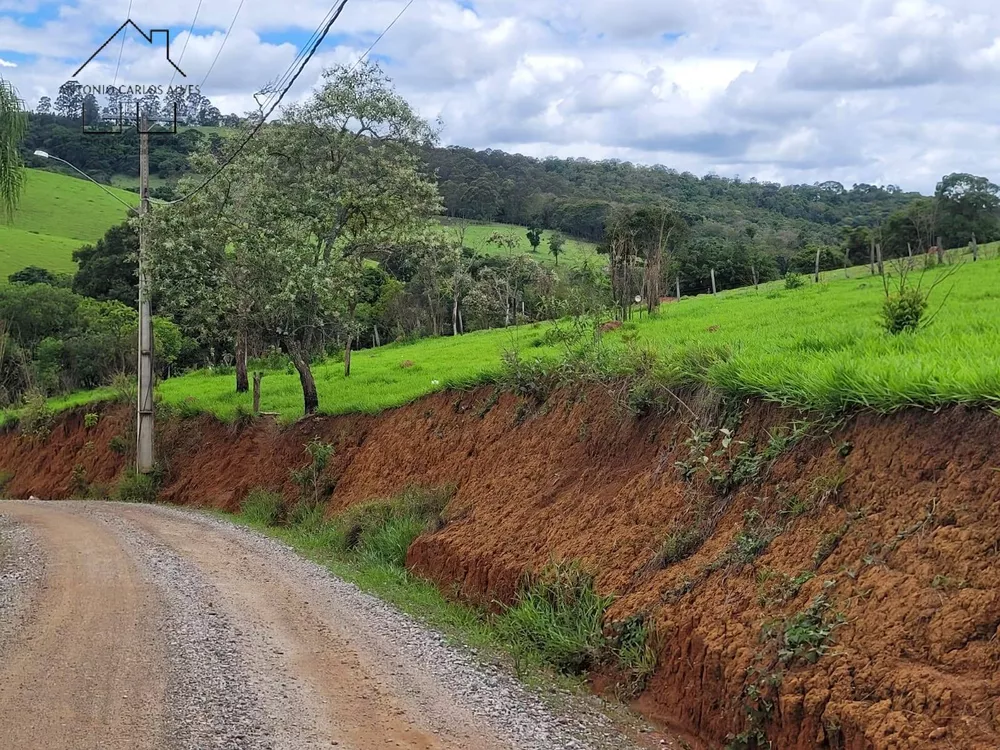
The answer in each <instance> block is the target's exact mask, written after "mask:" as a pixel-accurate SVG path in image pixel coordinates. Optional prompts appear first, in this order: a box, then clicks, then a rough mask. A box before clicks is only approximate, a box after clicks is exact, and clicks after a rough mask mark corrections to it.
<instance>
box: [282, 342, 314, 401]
mask: <svg viewBox="0 0 1000 750" xmlns="http://www.w3.org/2000/svg"><path fill="white" fill-rule="evenodd" d="M285 347H286V348H287V349H288V356H289V357H291V360H292V364H293V365H295V370H296V371H297V372H298V373H299V383H300V384H301V385H302V400H303V403H304V404H305V411H306V414H315V413H316V410H317V409H319V396H318V395H317V393H316V381H315V380H314V379H313V374H312V370H311V369H309V360H307V359H306V358H305V355H304V354H303V353H302V347H301V345H300V344H299V343H298V342H297V341H286V342H285Z"/></svg>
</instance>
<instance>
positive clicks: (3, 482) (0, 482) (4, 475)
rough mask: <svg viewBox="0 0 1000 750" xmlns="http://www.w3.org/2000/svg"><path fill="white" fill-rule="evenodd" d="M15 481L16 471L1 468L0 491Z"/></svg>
mask: <svg viewBox="0 0 1000 750" xmlns="http://www.w3.org/2000/svg"><path fill="white" fill-rule="evenodd" d="M12 481H14V472H12V471H5V470H3V469H0V492H3V491H4V490H5V489H7V485H8V484H10V483H11V482H12Z"/></svg>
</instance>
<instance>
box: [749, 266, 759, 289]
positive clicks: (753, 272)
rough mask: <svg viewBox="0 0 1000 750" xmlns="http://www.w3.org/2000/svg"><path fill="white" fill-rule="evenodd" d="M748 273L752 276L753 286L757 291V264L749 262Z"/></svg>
mask: <svg viewBox="0 0 1000 750" xmlns="http://www.w3.org/2000/svg"><path fill="white" fill-rule="evenodd" d="M750 275H751V276H752V277H753V288H754V289H757V290H758V291H759V289H760V288H759V286H758V285H757V266H756V265H754V264H753V263H751V264H750Z"/></svg>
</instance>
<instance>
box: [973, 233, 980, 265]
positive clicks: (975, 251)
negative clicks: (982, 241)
mask: <svg viewBox="0 0 1000 750" xmlns="http://www.w3.org/2000/svg"><path fill="white" fill-rule="evenodd" d="M977 260H979V243H978V242H976V233H975V232H973V233H972V262H973V263H975V262H976V261H977Z"/></svg>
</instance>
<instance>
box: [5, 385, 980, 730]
mask: <svg viewBox="0 0 1000 750" xmlns="http://www.w3.org/2000/svg"><path fill="white" fill-rule="evenodd" d="M695 415H697V416H695ZM127 429H128V419H127V414H126V413H125V412H124V411H122V410H121V408H120V407H114V408H109V409H108V410H106V411H105V413H104V414H102V416H101V418H100V420H99V422H98V424H97V425H96V426H95V427H91V428H89V429H88V428H87V427H86V426H85V424H84V418H83V414H82V413H76V414H71V415H68V416H67V417H65V418H64V419H63V420H61V421H60V423H59V424H58V426H57V427H56V429H55V430H54V431H53V433H52V435H51V436H50V437H49V438H48V440H46V441H44V442H43V443H37V442H36V443H34V444H29V443H27V442H25V441H24V440H23V439H22V438H19V437H18V436H16V435H15V434H12V433H8V434H5V435H2V436H0V470H6V471H11V472H14V478H13V480H12V481H11V482H10V483H9V485H8V487H7V490H6V491H7V493H8V494H12V495H15V496H27V495H29V494H35V495H37V496H39V497H43V498H50V497H67V496H70V495H72V494H74V485H79V480H80V478H81V477H83V478H85V479H86V481H87V482H88V483H90V484H95V483H96V484H100V483H104V484H110V483H111V482H112V481H113V479H114V477H115V476H116V474H117V473H118V472H119V471H120V470H121V468H122V466H123V463H124V458H122V457H121V456H119V455H116V454H114V453H113V452H111V451H110V450H109V448H108V445H109V441H112V440H113V438H115V437H116V436H118V435H127V434H128V433H127ZM314 436H316V437H320V438H321V439H323V440H326V441H329V442H332V443H335V444H336V446H337V453H336V457H335V459H334V460H333V461H332V463H331V468H330V475H331V479H335V480H336V489H335V490H334V492H333V494H332V497H331V499H330V509H331V512H334V511H336V510H337V509H340V508H343V507H345V506H347V505H350V504H352V503H355V502H359V501H364V500H367V499H370V498H373V497H379V496H386V495H389V494H392V493H395V492H396V491H398V490H400V489H401V488H403V487H404V486H406V485H407V484H413V483H417V484H425V485H443V484H455V485H456V486H457V492H456V495H455V498H454V500H453V501H452V503H451V504H450V506H449V508H448V509H447V512H446V516H447V523H446V524H445V525H444V526H443V528H441V529H440V530H437V531H435V532H433V533H428V534H425V535H424V536H422V537H421V538H420V539H418V540H417V542H416V543H415V544H414V545H413V546H412V547H411V549H410V551H409V556H408V564H409V565H410V567H411V568H412V569H414V570H415V571H417V572H418V573H420V574H421V575H424V576H427V577H429V578H431V579H433V580H435V581H437V582H438V583H439V584H440V585H442V586H443V587H445V588H447V589H448V590H454V591H455V592H456V593H457V594H459V595H461V596H463V597H465V598H468V599H470V600H473V601H477V602H485V603H492V602H495V601H507V600H510V599H511V597H513V595H514V593H515V591H516V587H517V584H518V581H519V579H520V577H521V576H522V574H523V573H524V572H525V571H530V570H537V569H539V568H540V567H542V566H544V565H545V564H547V563H548V562H549V561H551V560H552V559H578V560H581V561H582V562H583V563H584V564H585V565H587V566H588V567H589V568H591V569H592V570H593V571H594V572H595V573H596V574H597V581H598V584H599V587H600V588H601V589H602V590H603V591H605V592H609V593H614V594H616V595H617V596H618V599H617V601H616V603H615V605H614V608H613V610H612V617H613V618H614V619H623V618H626V617H630V616H634V615H642V616H644V617H646V618H647V619H648V620H649V621H650V622H652V623H655V626H656V632H657V638H658V641H657V643H658V644H659V649H660V662H659V668H658V670H657V672H656V674H655V675H654V677H653V678H652V680H651V681H650V682H649V684H648V686H647V688H646V690H645V691H644V693H643V694H642V695H641V697H640V698H639V701H638V705H639V707H640V708H641V709H642V710H643V711H644V712H646V713H647V714H649V715H651V716H652V717H654V718H656V719H658V720H660V721H663V722H665V723H667V724H669V725H671V726H675V727H677V728H680V729H683V730H684V731H686V732H690V733H693V734H697V735H699V736H701V737H703V738H704V739H705V740H706V741H707V742H708V743H710V744H712V745H716V746H721V745H723V744H725V743H726V742H727V741H728V740H727V737H728V736H730V735H732V736H734V737H737V738H738V741H740V742H742V743H743V744H742V745H739V746H743V747H755V746H758V745H756V744H755V743H758V742H759V741H761V739H762V738H763V737H764V736H765V735H766V737H767V738H769V739H770V740H771V741H773V742H774V743H775V746H776V747H781V748H813V747H830V748H908V747H912V748H923V747H937V746H940V747H947V748H951V747H962V748H996V747H998V746H1000V726H998V722H1000V676H998V667H1000V639H998V637H997V636H998V627H1000V592H998V589H997V588H996V582H997V581H998V580H1000V471H998V469H1000V418H998V417H997V416H996V415H995V414H993V413H990V412H987V411H972V410H966V409H962V408H958V407H956V408H953V409H949V410H944V411H941V412H939V413H930V412H924V411H916V410H914V411H910V412H903V413H899V414H896V415H893V416H889V417H877V416H874V415H861V416H856V417H854V418H852V419H849V420H846V421H844V422H843V423H840V424H836V425H833V424H829V423H824V422H810V421H809V420H808V419H807V417H806V416H805V415H800V414H797V413H792V412H788V411H785V410H781V409H778V408H776V407H772V406H768V405H762V404H756V403H755V404H742V405H740V404H737V405H733V404H729V405H722V404H720V403H718V402H716V401H714V400H713V399H711V398H710V397H707V396H705V395H704V394H702V395H700V396H692V397H691V398H689V399H688V398H686V405H685V406H684V407H678V410H677V411H676V412H675V413H672V414H658V415H652V416H646V417H642V418H638V419H637V418H634V417H631V416H628V415H626V414H623V413H622V412H621V410H620V409H618V408H617V407H616V405H615V404H614V402H613V400H612V399H611V398H610V397H609V395H608V394H607V393H606V392H605V391H604V390H602V389H592V390H589V391H586V392H583V393H559V394H556V395H554V396H551V397H550V398H549V399H548V400H547V401H545V402H544V403H541V404H539V403H536V402H534V401H531V402H524V401H522V400H520V399H518V398H515V397H513V396H509V395H504V396H501V397H499V399H498V398H497V396H496V394H494V392H493V391H492V390H491V389H484V390H480V391H477V392H474V393H467V394H461V395H457V394H438V395H435V396H432V397H428V398H425V399H423V400H421V401H419V402H417V403H415V404H412V405H410V406H407V407H404V408H401V409H397V410H394V411H391V412H387V413H385V414H384V415H382V416H379V417H366V416H352V417H339V418H314V419H308V420H303V421H302V422H299V423H297V424H295V425H294V426H292V427H289V428H285V429H282V428H279V427H277V426H276V425H273V424H270V423H259V424H257V425H253V426H250V427H243V428H238V427H232V426H226V425H220V424H218V423H217V422H215V421H213V420H211V419H209V418H198V419H191V420H186V421H183V422H181V421H173V422H171V423H170V424H169V425H167V426H166V427H165V429H164V431H163V433H162V436H161V439H160V442H161V448H162V452H163V455H164V457H165V459H166V462H167V465H168V468H169V475H168V480H167V484H166V487H165V492H164V495H165V497H166V498H167V499H169V500H171V501H173V502H178V503H186V504H192V505H205V506H213V507H218V508H226V509H235V508H237V507H238V505H239V502H240V500H241V498H242V497H243V496H244V494H245V493H246V492H247V491H248V490H249V489H250V488H252V487H255V486H268V487H273V488H280V489H282V490H284V491H285V492H286V493H287V495H288V497H292V496H293V488H292V485H291V484H290V483H289V480H288V472H289V469H291V468H298V467H301V466H303V465H304V464H305V463H306V460H307V459H306V456H305V453H304V451H303V445H304V443H306V442H307V441H308V440H309V439H311V438H312V437H314ZM74 467H80V468H77V469H76V472H75V473H76V479H74ZM665 542H666V543H667V544H665Z"/></svg>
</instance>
